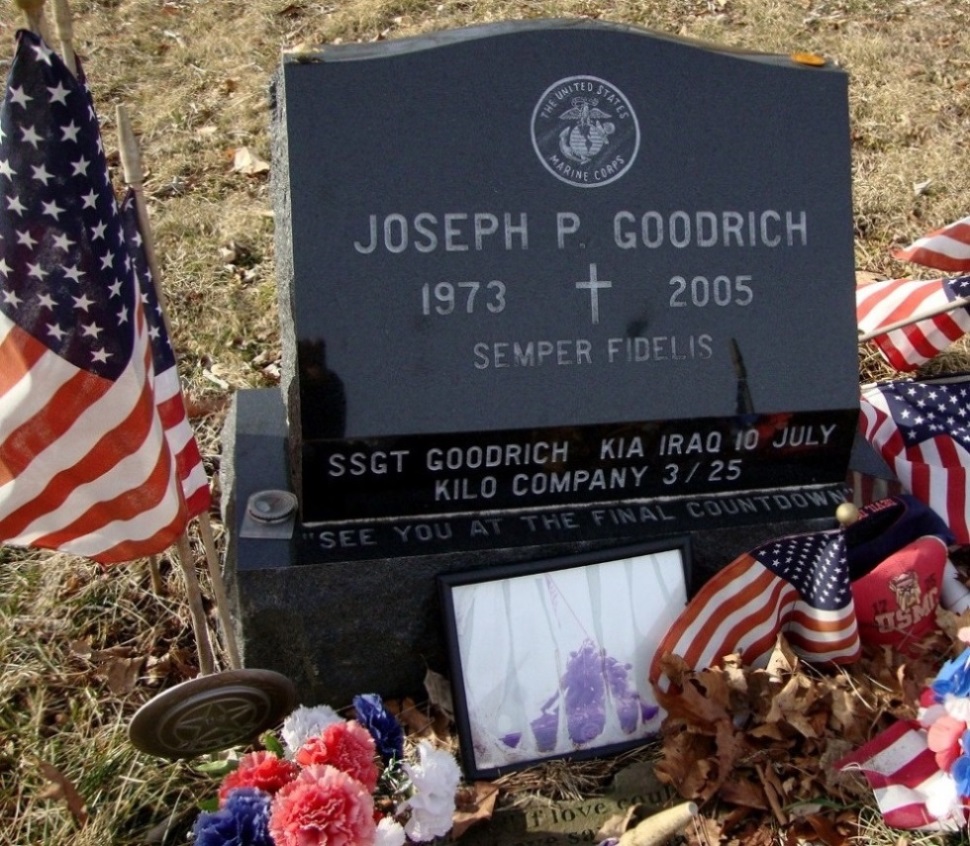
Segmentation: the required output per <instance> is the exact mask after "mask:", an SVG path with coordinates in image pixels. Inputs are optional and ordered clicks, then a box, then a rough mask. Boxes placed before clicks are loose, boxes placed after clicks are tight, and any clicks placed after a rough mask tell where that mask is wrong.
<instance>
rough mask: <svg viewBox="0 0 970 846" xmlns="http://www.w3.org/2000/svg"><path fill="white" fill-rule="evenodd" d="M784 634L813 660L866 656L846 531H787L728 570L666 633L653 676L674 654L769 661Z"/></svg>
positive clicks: (702, 662)
mask: <svg viewBox="0 0 970 846" xmlns="http://www.w3.org/2000/svg"><path fill="white" fill-rule="evenodd" d="M779 633H783V634H784V635H785V637H786V638H787V640H788V642H789V643H790V644H791V646H792V648H793V649H794V650H795V651H796V652H797V653H798V654H799V655H801V656H802V657H803V658H804V659H805V660H807V661H814V662H825V661H836V662H847V661H852V660H855V659H856V658H858V657H859V653H860V650H861V644H860V641H859V631H858V625H857V623H856V616H855V608H854V605H853V602H852V591H851V586H850V582H849V568H848V564H847V560H846V545H845V536H844V533H843V532H842V530H840V529H834V530H831V531H827V532H816V533H812V534H805V535H791V536H788V537H784V538H779V539H778V540H775V541H772V542H770V543H767V544H765V545H763V546H760V547H758V548H757V549H755V550H753V551H751V552H747V553H745V554H744V555H742V556H740V557H739V558H736V559H735V560H734V561H733V562H732V563H730V564H729V565H728V566H727V567H725V568H724V569H723V570H720V571H719V572H718V573H717V574H716V575H715V576H714V577H713V578H712V579H711V580H710V581H708V582H706V583H705V584H704V585H703V587H701V589H700V590H699V591H698V592H697V594H696V595H695V596H694V598H693V599H691V601H690V602H689V603H688V605H687V608H686V609H685V610H684V612H683V613H682V614H681V615H680V617H678V619H677V621H676V622H675V623H674V625H673V626H671V627H670V629H669V630H668V631H667V633H666V635H664V638H663V640H662V641H661V642H660V645H659V647H658V648H657V651H656V653H655V654H654V658H653V662H652V664H651V668H650V680H651V681H653V682H655V683H656V682H657V681H658V680H659V679H660V677H661V675H662V668H661V659H662V658H663V656H665V655H669V654H674V655H680V656H681V657H682V658H683V659H684V660H685V661H686V662H687V665H688V666H689V667H692V668H694V669H700V668H703V667H709V666H712V665H713V664H714V663H715V662H716V661H717V660H718V659H719V658H722V657H723V656H725V655H730V654H733V653H740V655H741V658H742V660H743V661H744V663H746V664H750V665H754V666H758V665H764V663H765V662H766V661H767V659H768V657H769V656H770V654H771V650H772V648H773V647H774V645H775V641H776V639H777V636H778V634H779Z"/></svg>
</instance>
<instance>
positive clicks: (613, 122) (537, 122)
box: [530, 74, 640, 188]
mask: <svg viewBox="0 0 970 846" xmlns="http://www.w3.org/2000/svg"><path fill="white" fill-rule="evenodd" d="M530 133H531V136H532V148H533V150H535V154H536V156H537V157H538V159H539V161H540V162H541V163H542V166H543V167H544V168H545V169H546V170H547V171H548V172H549V173H551V174H552V175H553V176H554V177H556V179H558V180H559V181H561V182H565V183H567V184H568V185H572V186H574V187H577V188H598V187H601V186H603V185H609V184H610V183H612V182H615V181H616V180H617V179H620V178H621V177H622V176H623V175H624V174H626V173H627V171H629V170H630V168H631V167H632V166H633V163H634V161H635V160H636V158H637V152H638V151H639V149H640V124H639V121H638V120H637V116H636V112H635V111H634V109H633V104H632V103H631V102H630V100H629V98H628V97H627V96H626V95H625V94H623V92H622V91H620V89H619V88H617V87H616V86H615V85H613V83H611V82H608V81H607V80H605V79H603V78H601V77H598V76H591V75H588V74H581V75H578V76H567V77H564V78H562V79H559V80H557V81H556V82H554V83H553V84H552V85H550V86H549V87H548V88H546V90H545V91H543V92H542V94H541V96H540V97H539V98H538V99H537V100H536V101H535V106H534V108H533V110H532V120H531V124H530Z"/></svg>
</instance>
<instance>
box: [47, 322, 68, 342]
mask: <svg viewBox="0 0 970 846" xmlns="http://www.w3.org/2000/svg"><path fill="white" fill-rule="evenodd" d="M47 334H48V335H50V336H51V337H52V338H54V339H55V340H56V341H57V343H60V342H61V341H62V340H64V336H65V335H66V334H67V332H65V331H64V330H63V329H61V327H60V326H58V325H57V324H56V323H48V324H47Z"/></svg>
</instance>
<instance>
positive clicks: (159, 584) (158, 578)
mask: <svg viewBox="0 0 970 846" xmlns="http://www.w3.org/2000/svg"><path fill="white" fill-rule="evenodd" d="M148 573H149V575H150V576H151V578H152V593H154V594H155V596H161V595H162V594H163V593H165V583H164V582H163V581H162V571H161V569H160V568H159V566H158V556H157V555H149V556H148Z"/></svg>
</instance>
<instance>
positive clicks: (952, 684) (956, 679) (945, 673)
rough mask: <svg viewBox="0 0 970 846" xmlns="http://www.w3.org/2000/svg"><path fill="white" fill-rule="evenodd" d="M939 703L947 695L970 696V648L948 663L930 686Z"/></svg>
mask: <svg viewBox="0 0 970 846" xmlns="http://www.w3.org/2000/svg"><path fill="white" fill-rule="evenodd" d="M930 687H931V688H932V690H933V694H934V696H935V697H936V701H937V702H942V701H943V698H944V697H945V696H947V695H952V696H970V647H967V648H966V649H964V650H963V652H962V653H961V654H960V655H959V656H957V657H956V658H954V659H952V660H951V661H947V662H946V663H945V664H944V665H943V666H942V667H941V668H940V672H939V673H938V674H937V676H936V678H935V679H934V680H933V683H932V684H931V685H930Z"/></svg>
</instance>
